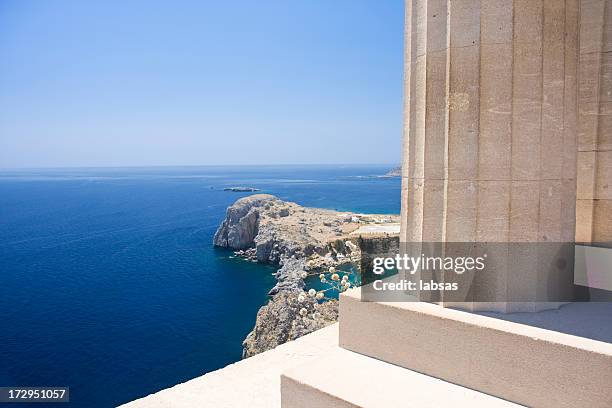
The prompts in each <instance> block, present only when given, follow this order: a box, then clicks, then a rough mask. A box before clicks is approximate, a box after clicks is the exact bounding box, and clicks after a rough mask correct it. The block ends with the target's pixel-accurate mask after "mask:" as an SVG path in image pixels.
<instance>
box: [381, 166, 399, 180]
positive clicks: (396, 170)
mask: <svg viewBox="0 0 612 408" xmlns="http://www.w3.org/2000/svg"><path fill="white" fill-rule="evenodd" d="M401 176H402V166H397V167H394V168H392V169H391V170H389V171H388V172H387V173H385V174H383V175H382V176H378V177H380V178H391V177H401Z"/></svg>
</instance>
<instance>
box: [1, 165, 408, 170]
mask: <svg viewBox="0 0 612 408" xmlns="http://www.w3.org/2000/svg"><path fill="white" fill-rule="evenodd" d="M299 166H304V167H319V166H320V167H322V166H331V167H341V166H390V167H397V166H400V164H399V163H279V164H263V163H256V164H145V165H138V164H128V165H94V166H87V165H75V166H71V165H68V166H38V167H0V171H16V170H79V169H143V168H179V167H180V168H185V167H299Z"/></svg>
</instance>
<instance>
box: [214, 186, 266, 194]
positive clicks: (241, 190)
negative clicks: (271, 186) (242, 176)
mask: <svg viewBox="0 0 612 408" xmlns="http://www.w3.org/2000/svg"><path fill="white" fill-rule="evenodd" d="M223 191H233V192H236V193H244V192H247V193H253V192H255V191H261V190H260V189H258V188H255V187H226V188H224V189H223Z"/></svg>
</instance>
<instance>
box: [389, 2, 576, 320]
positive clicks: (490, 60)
mask: <svg viewBox="0 0 612 408" xmlns="http://www.w3.org/2000/svg"><path fill="white" fill-rule="evenodd" d="M578 18H579V4H578V0H406V24H405V61H404V64H405V103H404V145H403V146H404V147H403V171H402V229H401V240H402V242H408V243H410V242H445V243H450V242H498V243H515V242H518V243H537V244H539V243H548V242H552V243H555V242H573V241H574V237H575V204H576V126H577V111H576V109H577V108H576V93H577V69H578V67H577V61H578V48H577V37H578V34H577V33H578ZM534 247H537V245H535V246H534ZM502 252H503V251H502ZM513 256H515V255H509V254H508V252H506V253H505V254H501V255H498V256H497V257H496V258H495V259H494V260H492V262H494V263H495V265H498V266H499V267H498V271H497V273H496V274H495V275H491V274H489V275H487V276H480V277H478V279H480V281H479V287H480V288H481V289H483V290H488V291H493V292H495V293H496V294H497V296H496V299H500V300H502V299H506V298H508V299H510V298H513V296H511V295H513V294H515V293H528V292H529V291H536V292H538V293H539V292H540V291H552V292H555V291H561V292H564V291H570V290H572V286H573V281H572V266H573V263H572V264H571V265H570V264H569V261H571V260H568V265H565V266H564V270H563V271H552V272H551V271H549V270H548V269H547V267H544V268H542V270H539V269H538V268H540V267H538V266H537V265H538V264H540V265H541V264H542V262H543V261H544V260H543V259H542V257H541V256H540V257H539V258H538V254H537V253H535V254H534V253H531V254H527V256H528V257H531V261H529V262H528V263H525V264H524V265H522V266H520V265H517V264H516V262H515V261H516V260H515V259H513ZM572 262H573V261H572ZM529 268H531V269H529ZM551 274H555V275H554V276H553V275H551ZM506 295H508V296H506ZM552 297H554V294H553V296H552ZM467 300H469V299H467ZM466 305H467V303H465V304H464V307H469V308H473V309H487V310H490V309H493V310H499V311H513V310H537V309H538V308H540V306H539V305H536V304H526V303H524V304H514V303H511V302H496V303H495V304H489V305H487V304H476V303H474V304H473V305H472V304H470V305H469V306H466Z"/></svg>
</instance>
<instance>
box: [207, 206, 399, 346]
mask: <svg viewBox="0 0 612 408" xmlns="http://www.w3.org/2000/svg"><path fill="white" fill-rule="evenodd" d="M398 221H399V216H398V215H389V214H357V213H352V212H338V211H333V210H325V209H320V208H312V207H302V206H300V205H298V204H296V203H292V202H287V201H283V200H280V199H278V198H277V197H275V196H272V195H267V194H255V195H250V196H247V197H244V198H241V199H239V200H237V201H236V202H235V203H234V204H232V205H231V206H230V207H228V209H227V212H226V217H225V219H224V220H223V221H222V223H221V225H220V226H219V228H218V229H217V232H216V234H215V236H214V239H213V244H214V245H215V246H217V247H224V248H229V249H232V250H234V251H235V252H234V253H235V254H236V255H237V256H240V257H242V258H245V259H247V260H251V261H254V262H258V263H262V264H271V265H274V266H275V267H279V269H278V270H277V271H276V273H275V274H274V277H275V279H276V285H275V286H274V287H273V288H272V289H271V290H270V292H269V296H270V299H269V300H268V302H267V304H265V305H263V306H262V307H261V308H260V309H259V311H258V313H257V317H256V321H255V324H254V327H253V330H252V331H251V332H250V333H249V334H248V335H247V337H246V338H245V340H244V341H243V358H247V357H250V356H253V355H255V354H258V353H261V352H263V351H266V350H269V349H272V348H274V347H276V346H278V345H280V344H283V343H285V342H287V341H290V340H294V339H296V338H298V337H301V336H303V335H305V334H308V333H311V332H313V331H315V330H318V329H320V328H323V327H325V326H328V325H330V324H332V323H334V322H336V321H337V318H338V302H337V300H336V299H334V298H331V297H328V296H325V294H324V291H317V292H314V291H313V290H312V289H311V290H309V292H310V294H309V293H308V292H306V291H305V289H306V290H308V289H309V288H308V287H307V284H306V280H307V279H308V278H309V277H312V276H313V275H315V276H317V277H318V276H324V275H325V276H328V278H329V277H331V275H330V273H329V272H330V271H334V270H338V272H339V273H341V269H342V268H344V267H346V266H348V265H351V264H352V265H356V264H358V263H359V261H360V257H361V251H360V249H359V246H358V242H359V238H360V237H361V234H360V233H359V232H360V231H362V229H363V231H364V232H365V233H366V234H367V233H369V232H368V231H369V230H371V231H374V232H377V233H378V234H377V235H381V233H380V231H384V230H385V228H386V227H391V228H387V229H388V230H390V231H391V230H395V228H393V227H394V226H395V225H396V224H397V222H398ZM368 227H369V230H368ZM372 227H374V228H372ZM382 235H383V236H385V235H389V234H386V233H384V232H383V233H382ZM347 275H348V273H347ZM345 279H347V278H345ZM347 281H348V279H347ZM342 282H344V281H342ZM319 292H321V295H318V293H319Z"/></svg>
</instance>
